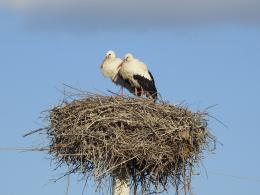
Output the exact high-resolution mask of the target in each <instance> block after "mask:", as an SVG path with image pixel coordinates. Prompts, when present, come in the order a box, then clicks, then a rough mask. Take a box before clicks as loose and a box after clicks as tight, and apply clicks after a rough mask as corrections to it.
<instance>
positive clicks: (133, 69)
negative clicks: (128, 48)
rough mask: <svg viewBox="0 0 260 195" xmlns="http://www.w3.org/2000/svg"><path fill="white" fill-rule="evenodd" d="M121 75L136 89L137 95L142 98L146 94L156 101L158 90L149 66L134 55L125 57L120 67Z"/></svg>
mask: <svg viewBox="0 0 260 195" xmlns="http://www.w3.org/2000/svg"><path fill="white" fill-rule="evenodd" d="M119 74H120V75H121V76H122V78H123V79H124V80H125V81H128V82H129V83H130V84H131V86H132V87H133V88H134V91H135V95H137V96H141V95H143V94H145V95H146V96H147V97H151V98H153V99H154V101H156V99H157V89H156V87H155V82H154V78H153V75H152V74H151V72H150V71H149V70H148V68H147V66H146V65H145V64H144V63H143V62H141V61H140V60H138V59H135V58H134V57H133V55H132V54H130V53H128V54H126V55H125V57H124V60H123V62H122V63H121V64H120V66H119Z"/></svg>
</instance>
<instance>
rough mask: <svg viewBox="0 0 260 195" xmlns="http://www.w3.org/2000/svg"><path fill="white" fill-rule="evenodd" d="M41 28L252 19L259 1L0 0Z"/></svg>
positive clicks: (256, 18) (259, 11)
mask: <svg viewBox="0 0 260 195" xmlns="http://www.w3.org/2000/svg"><path fill="white" fill-rule="evenodd" d="M0 6H5V7H9V8H12V9H16V10H18V11H20V12H21V13H24V14H25V15H26V16H27V19H28V20H29V22H30V23H32V24H35V25H39V26H42V27H52V28H54V27H56V28H59V27H65V28H66V27H68V28H71V27H73V26H75V27H81V28H86V29H102V28H112V29H117V28H118V29H120V28H134V29H135V28H143V29H146V28H150V27H170V26H172V25H176V24H186V23H188V24H189V23H195V24H196V23H206V22H219V21H220V22H223V21H224V22H242V23H247V22H253V23H258V21H259V18H260V1H259V0H142V1H140V0H2V1H0Z"/></svg>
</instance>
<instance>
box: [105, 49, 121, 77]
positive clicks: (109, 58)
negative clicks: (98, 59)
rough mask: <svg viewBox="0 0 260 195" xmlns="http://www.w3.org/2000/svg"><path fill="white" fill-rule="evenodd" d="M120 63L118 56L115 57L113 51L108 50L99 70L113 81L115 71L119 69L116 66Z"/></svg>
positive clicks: (115, 74)
mask: <svg viewBox="0 0 260 195" xmlns="http://www.w3.org/2000/svg"><path fill="white" fill-rule="evenodd" d="M121 63H122V60H121V59H120V58H117V57H116V54H115V52H114V51H112V50H109V51H108V52H107V53H106V57H105V59H104V61H103V63H102V64H101V72H102V74H103V75H104V76H105V77H108V78H110V79H111V80H112V81H113V82H115V79H116V76H117V73H118V71H119V69H118V66H119V65H120V64H121Z"/></svg>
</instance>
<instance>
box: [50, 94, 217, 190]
mask: <svg viewBox="0 0 260 195" xmlns="http://www.w3.org/2000/svg"><path fill="white" fill-rule="evenodd" d="M206 117H207V113H203V112H195V113H193V112H191V111H189V110H188V109H187V108H186V107H184V106H174V105H170V104H168V103H166V102H159V103H154V102H152V101H151V100H147V99H141V98H133V97H122V96H102V95H95V94H88V95H85V96H84V97H82V98H78V99H74V100H72V101H69V102H63V103H62V104H61V105H59V106H57V107H55V108H53V109H51V110H50V111H49V112H48V120H49V128H48V130H47V135H48V137H49V140H50V143H49V153H50V154H51V155H52V157H53V158H54V159H55V160H57V162H59V163H60V164H67V165H69V166H70V167H72V170H71V172H70V173H75V172H81V173H83V174H84V175H91V176H94V178H95V180H96V181H97V182H103V181H104V179H105V178H107V176H108V177H109V176H113V177H122V174H121V173H120V170H125V175H124V176H125V177H127V178H131V187H134V188H135V189H139V190H140V191H142V192H145V193H148V194H149V193H152V192H153V190H156V189H157V190H158V189H160V191H161V192H162V191H164V190H167V187H168V186H169V184H172V185H173V186H174V187H175V189H176V190H177V191H178V190H179V189H181V188H182V189H183V188H184V189H185V191H187V190H189V189H190V183H191V176H192V168H193V167H194V166H196V165H198V163H199V161H200V160H201V158H202V154H203V151H204V150H207V149H209V148H210V147H211V146H212V144H215V138H214V137H213V136H212V135H211V134H210V132H209V130H208V128H207V121H206Z"/></svg>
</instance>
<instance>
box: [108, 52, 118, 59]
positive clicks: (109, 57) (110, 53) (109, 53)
mask: <svg viewBox="0 0 260 195" xmlns="http://www.w3.org/2000/svg"><path fill="white" fill-rule="evenodd" d="M115 57H116V54H115V52H114V51H112V50H109V51H108V52H107V53H106V58H108V59H113V58H115Z"/></svg>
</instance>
